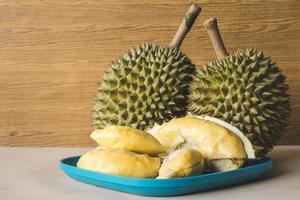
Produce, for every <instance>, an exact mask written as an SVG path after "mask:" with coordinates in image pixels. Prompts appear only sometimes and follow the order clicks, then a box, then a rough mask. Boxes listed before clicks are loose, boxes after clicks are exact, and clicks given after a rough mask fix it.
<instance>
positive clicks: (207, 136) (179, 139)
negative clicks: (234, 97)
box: [153, 116, 254, 171]
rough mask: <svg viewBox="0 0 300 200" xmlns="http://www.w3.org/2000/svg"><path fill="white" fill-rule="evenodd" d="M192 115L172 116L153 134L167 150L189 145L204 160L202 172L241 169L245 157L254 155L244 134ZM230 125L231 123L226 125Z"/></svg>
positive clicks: (170, 150)
mask: <svg viewBox="0 0 300 200" xmlns="http://www.w3.org/2000/svg"><path fill="white" fill-rule="evenodd" d="M210 120H211V121H209V120H206V119H200V118H198V117H195V116H186V117H181V118H174V119H172V120H171V121H169V122H167V123H164V124H162V125H161V127H160V128H159V129H158V131H157V132H155V133H153V136H154V137H156V138H157V139H158V140H159V141H160V142H161V144H162V145H163V146H164V147H165V148H166V149H167V150H168V151H169V152H172V151H174V150H178V149H182V148H192V149H196V150H198V151H199V152H200V153H201V154H202V156H203V158H204V159H205V160H206V169H205V171H227V170H233V169H237V168H240V167H241V166H242V165H243V163H244V160H245V159H246V158H254V151H253V147H252V145H250V146H249V145H244V144H251V143H250V142H249V141H248V139H247V138H246V137H245V136H244V135H243V134H236V132H232V131H230V130H229V129H227V128H225V127H224V125H223V126H222V125H220V124H218V123H215V122H213V121H212V120H213V119H212V118H210ZM229 126H231V125H229Z"/></svg>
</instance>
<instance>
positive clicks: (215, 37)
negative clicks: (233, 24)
mask: <svg viewBox="0 0 300 200" xmlns="http://www.w3.org/2000/svg"><path fill="white" fill-rule="evenodd" d="M203 26H204V28H205V29H206V30H207V32H208V35H209V38H210V40H211V42H212V45H213V47H214V49H215V52H216V54H217V58H218V59H221V58H224V57H226V56H228V55H229V54H228V53H227V51H226V48H225V46H224V43H223V40H222V37H221V35H220V32H219V28H218V24H217V19H215V18H211V19H208V20H206V21H205V22H204V23H203Z"/></svg>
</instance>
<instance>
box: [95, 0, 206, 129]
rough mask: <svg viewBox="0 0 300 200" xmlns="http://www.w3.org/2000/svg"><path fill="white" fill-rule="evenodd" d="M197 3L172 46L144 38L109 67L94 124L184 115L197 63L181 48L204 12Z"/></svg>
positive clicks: (143, 124)
mask: <svg viewBox="0 0 300 200" xmlns="http://www.w3.org/2000/svg"><path fill="white" fill-rule="evenodd" d="M200 10H201V9H200V7H199V6H197V5H192V6H191V7H190V9H189V10H188V12H187V15H186V17H185V18H184V20H183V22H182V23H181V25H180V27H179V29H178V31H177V33H176V35H175V37H174V38H173V40H172V42H171V44H170V45H169V47H166V46H160V45H157V44H151V43H145V44H141V45H138V46H137V47H134V48H132V49H131V50H129V51H127V52H126V53H125V54H123V55H122V56H120V57H119V58H117V59H116V60H115V61H113V62H112V64H111V65H110V66H109V67H108V69H107V70H106V71H105V72H104V75H103V79H102V81H101V82H100V85H99V88H98V90H97V94H96V98H95V101H94V106H93V126H94V128H96V129H101V128H105V127H106V126H108V125H123V126H131V127H134V128H138V129H145V128H147V127H151V126H153V125H154V123H155V122H156V123H162V122H163V121H165V120H168V119H171V118H172V117H174V116H180V115H183V114H185V112H186V105H187V95H188V84H189V82H190V81H191V80H192V75H193V73H194V71H195V66H194V65H193V64H192V63H191V61H190V59H189V58H188V57H187V56H185V55H184V54H183V53H182V52H180V51H179V50H178V48H179V46H180V44H181V42H182V41H183V39H184V37H185V35H186V34H187V33H188V31H189V30H190V29H191V27H192V25H193V23H194V21H195V19H196V18H197V16H198V14H199V13H200Z"/></svg>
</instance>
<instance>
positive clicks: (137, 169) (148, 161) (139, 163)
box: [77, 148, 161, 178]
mask: <svg viewBox="0 0 300 200" xmlns="http://www.w3.org/2000/svg"><path fill="white" fill-rule="evenodd" d="M160 164H161V161H160V158H158V157H150V156H148V155H146V154H137V153H134V152H131V151H127V150H124V149H105V150H104V149H99V148H96V149H94V150H92V151H89V152H87V153H85V154H83V155H82V156H81V157H80V159H79V160H78V162H77V167H78V168H82V169H86V170H91V171H96V172H101V173H106V174H112V175H117V176H127V177H135V178H155V177H157V175H158V171H159V167H160Z"/></svg>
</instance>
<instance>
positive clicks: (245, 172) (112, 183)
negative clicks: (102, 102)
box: [60, 156, 272, 196]
mask: <svg viewBox="0 0 300 200" xmlns="http://www.w3.org/2000/svg"><path fill="white" fill-rule="evenodd" d="M78 159H79V156H76V157H69V158H65V159H63V160H61V162H60V169H62V170H63V171H64V172H65V173H66V174H67V175H69V176H70V177H72V178H74V179H76V180H78V181H81V182H84V183H88V184H91V185H96V186H99V187H103V188H109V189H113V190H118V191H122V192H127V193H132V194H139V195H144V196H176V195H182V194H189V193H195V192H199V191H204V190H209V189H215V188H219V187H225V186H229V185H234V184H237V183H241V182H246V181H250V180H253V179H256V178H259V177H261V176H263V175H264V174H265V173H266V172H267V171H268V170H270V169H271V168H272V160H271V159H269V158H266V159H263V160H259V161H258V160H248V161H247V162H246V163H245V164H244V166H243V167H242V168H240V169H237V170H232V171H227V172H219V173H211V174H203V175H199V176H191V177H185V178H174V179H143V178H130V177H122V176H114V175H109V174H103V173H98V172H93V171H89V170H84V169H80V168H77V167H76V163H77V161H78Z"/></svg>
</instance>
